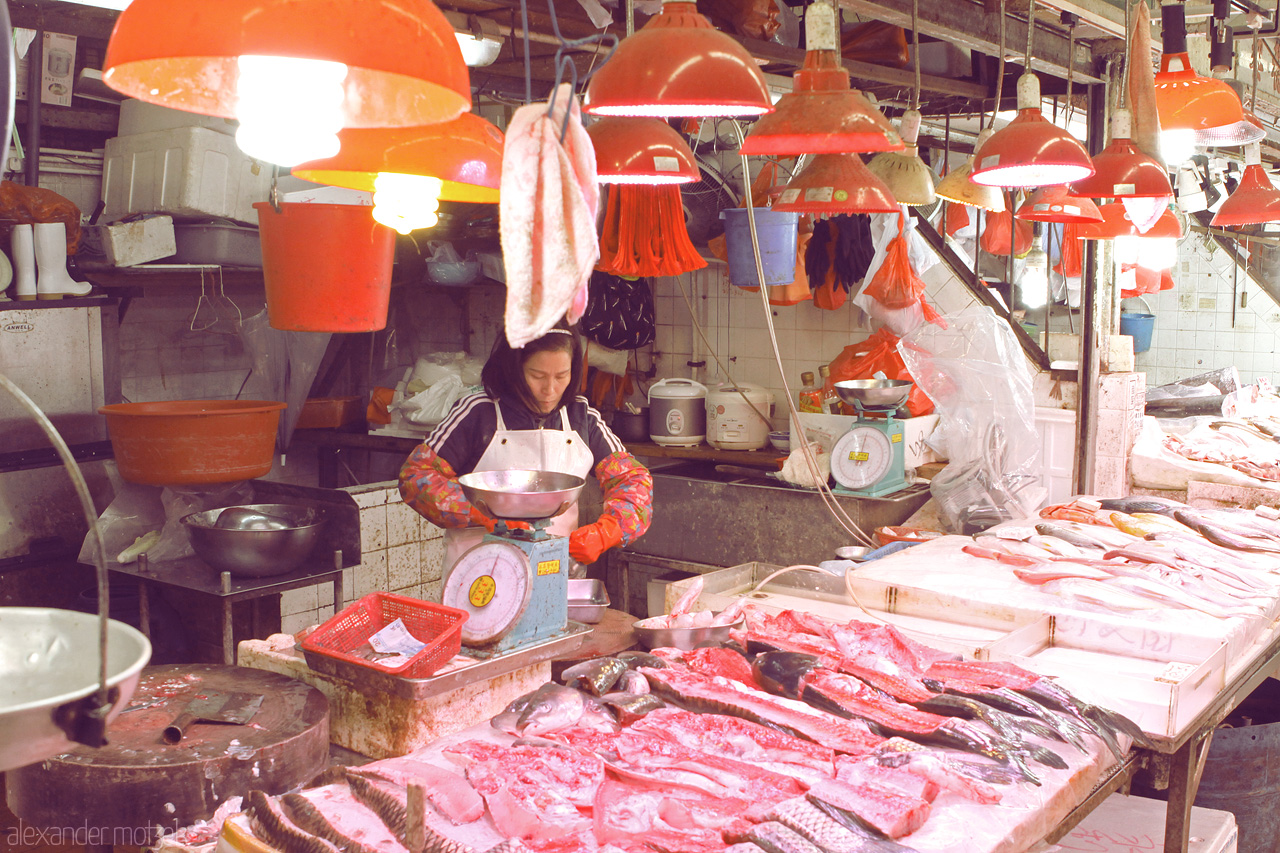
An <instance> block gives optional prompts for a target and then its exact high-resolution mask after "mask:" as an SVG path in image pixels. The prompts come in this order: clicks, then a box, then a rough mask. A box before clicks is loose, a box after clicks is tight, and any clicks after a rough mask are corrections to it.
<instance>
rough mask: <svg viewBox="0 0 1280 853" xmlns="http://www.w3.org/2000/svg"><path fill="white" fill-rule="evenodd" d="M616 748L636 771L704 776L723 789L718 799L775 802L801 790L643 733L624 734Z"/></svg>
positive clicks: (786, 780)
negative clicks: (681, 771)
mask: <svg viewBox="0 0 1280 853" xmlns="http://www.w3.org/2000/svg"><path fill="white" fill-rule="evenodd" d="M617 747H618V757H619V758H621V759H623V760H624V761H627V762H630V763H631V764H632V765H634V766H637V767H674V768H680V769H684V770H688V771H690V772H693V773H697V774H700V775H702V776H705V777H706V778H707V779H710V780H711V781H713V782H715V783H717V785H718V786H720V787H722V788H723V789H724V790H723V793H722V796H731V797H746V798H747V799H749V800H753V801H756V802H759V801H761V800H769V801H770V802H777V801H778V800H782V799H786V798H787V797H794V796H796V795H798V794H802V793H804V790H805V788H804V786H803V785H801V784H800V783H799V782H797V781H796V780H795V779H793V778H792V777H790V776H783V775H782V774H780V773H774V772H772V771H770V770H765V769H762V768H759V767H754V766H752V765H750V764H747V763H745V762H742V761H736V760H734V759H732V758H724V757H723V756H718V755H711V754H709V753H706V752H702V751H699V750H696V749H690V748H689V747H687V746H684V745H683V744H679V743H676V742H674V741H671V740H667V739H665V738H661V737H657V736H655V735H651V734H646V733H644V732H637V731H627V732H624V733H623V734H622V735H621V736H620V737H619V738H618V741H617Z"/></svg>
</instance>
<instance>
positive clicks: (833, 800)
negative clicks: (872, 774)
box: [809, 779, 930, 838]
mask: <svg viewBox="0 0 1280 853" xmlns="http://www.w3.org/2000/svg"><path fill="white" fill-rule="evenodd" d="M809 798H810V799H811V800H815V799H816V800H821V801H822V802H824V803H829V804H830V805H833V806H835V807H836V808H838V809H841V810H842V811H846V812H851V813H853V814H856V815H857V816H858V817H860V818H862V819H863V820H864V821H866V822H867V823H868V824H870V825H871V826H874V827H875V828H876V829H878V830H880V831H881V832H883V833H884V834H885V835H887V836H889V837H890V838H901V837H902V836H904V835H910V834H911V833H913V832H915V831H916V830H917V829H919V828H920V827H922V826H924V822H925V821H926V820H928V819H929V811H930V807H929V803H928V802H926V801H925V800H922V799H919V798H917V797H909V796H907V795H905V794H899V793H896V792H894V791H891V790H889V789H887V788H881V787H878V786H876V785H870V784H855V785H850V784H848V783H847V782H841V781H839V780H836V779H831V780H827V781H822V782H818V783H817V784H816V785H814V786H813V788H812V789H811V790H810V791H809Z"/></svg>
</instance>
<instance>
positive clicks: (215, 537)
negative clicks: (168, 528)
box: [182, 504, 324, 578]
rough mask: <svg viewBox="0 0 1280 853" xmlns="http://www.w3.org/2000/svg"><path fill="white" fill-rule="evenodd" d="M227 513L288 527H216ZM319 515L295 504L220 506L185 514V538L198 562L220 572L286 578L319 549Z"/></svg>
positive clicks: (314, 510) (314, 509) (183, 519)
mask: <svg viewBox="0 0 1280 853" xmlns="http://www.w3.org/2000/svg"><path fill="white" fill-rule="evenodd" d="M228 509H246V510H251V511H253V512H257V513H261V514H263V515H266V516H270V517H273V518H280V519H283V520H284V521H286V522H287V523H288V524H289V525H290V526H289V527H286V528H283V529H280V530H254V529H237V528H234V527H218V526H217V524H218V517H219V516H221V515H222V513H223V512H224V511H225V510H228ZM322 523H324V517H323V515H322V514H321V512H320V511H319V510H318V509H316V508H314V507H305V506H296V505H293V504H244V505H242V506H240V507H219V508H218V509H210V510H206V511H204V512H193V513H191V514H190V515H187V516H183V518H182V525H183V527H185V528H186V529H187V538H189V539H190V540H191V547H192V548H194V549H195V551H196V554H197V555H198V556H199V557H200V559H202V560H204V561H205V562H206V563H208V564H209V565H211V566H213V567H214V568H215V569H217V570H218V571H221V572H231V574H233V575H241V576H243V577H255V578H258V577H270V576H271V575H283V574H286V573H287V572H291V571H293V570H294V569H296V568H297V567H298V566H300V565H302V562H303V560H305V559H306V558H307V557H308V556H310V554H311V550H312V549H313V548H314V547H315V544H316V537H317V536H318V535H319V533H320V525H321V524H322Z"/></svg>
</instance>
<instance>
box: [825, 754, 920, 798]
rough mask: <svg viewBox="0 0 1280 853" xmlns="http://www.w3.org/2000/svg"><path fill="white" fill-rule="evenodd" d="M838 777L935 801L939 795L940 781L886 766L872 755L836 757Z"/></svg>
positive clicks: (852, 782) (854, 782) (842, 780)
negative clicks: (878, 762)
mask: <svg viewBox="0 0 1280 853" xmlns="http://www.w3.org/2000/svg"><path fill="white" fill-rule="evenodd" d="M836 778H837V779H839V780H840V781H841V782H848V783H850V784H864V785H878V786H879V787H881V788H888V789H890V790H893V791H898V792H899V793H902V794H905V795H907V796H909V797H915V798H917V799H920V800H925V801H927V802H930V803H931V802H933V801H934V800H935V799H937V797H938V791H939V790H940V789H939V787H938V783H937V782H934V781H933V780H932V779H928V778H926V777H924V776H921V775H919V774H917V773H913V772H911V771H910V770H906V769H904V768H901V767H884V766H882V765H880V764H877V763H876V762H875V760H874V759H873V758H871V757H870V756H865V755H864V756H862V757H860V758H850V757H849V756H844V755H842V756H840V757H839V758H838V759H836Z"/></svg>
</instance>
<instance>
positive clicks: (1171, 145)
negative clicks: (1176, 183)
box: [1160, 130, 1196, 166]
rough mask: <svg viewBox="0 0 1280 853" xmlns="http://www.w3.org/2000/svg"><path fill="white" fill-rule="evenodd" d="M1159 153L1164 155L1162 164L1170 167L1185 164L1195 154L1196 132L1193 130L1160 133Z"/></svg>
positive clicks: (1163, 131)
mask: <svg viewBox="0 0 1280 853" xmlns="http://www.w3.org/2000/svg"><path fill="white" fill-rule="evenodd" d="M1160 153H1161V154H1162V155H1164V162H1165V163H1167V164H1168V165H1170V166H1176V165H1178V164H1179V163H1185V162H1186V161H1187V160H1190V159H1191V156H1192V155H1193V154H1195V153H1196V132H1195V131H1194V130H1162V131H1160Z"/></svg>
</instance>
